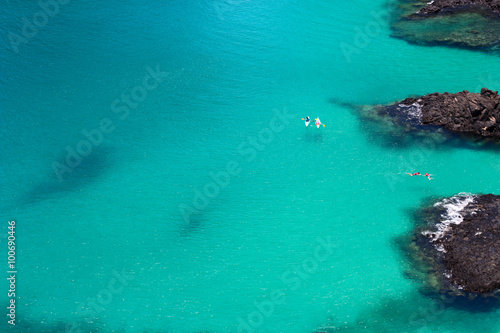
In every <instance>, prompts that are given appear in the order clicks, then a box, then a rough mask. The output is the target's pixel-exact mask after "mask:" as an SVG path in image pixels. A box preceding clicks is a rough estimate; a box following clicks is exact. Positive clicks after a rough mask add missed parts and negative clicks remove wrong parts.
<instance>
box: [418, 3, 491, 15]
mask: <svg viewBox="0 0 500 333" xmlns="http://www.w3.org/2000/svg"><path fill="white" fill-rule="evenodd" d="M455 10H463V11H468V10H475V11H484V12H491V13H495V14H500V0H434V1H430V2H429V3H428V4H427V5H426V6H425V7H424V8H422V9H421V10H420V11H419V12H418V14H420V15H437V14H447V13H450V12H453V11H455Z"/></svg>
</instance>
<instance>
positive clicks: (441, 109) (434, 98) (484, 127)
mask: <svg viewBox="0 0 500 333" xmlns="http://www.w3.org/2000/svg"><path fill="white" fill-rule="evenodd" d="M399 106H401V107H403V106H406V108H409V107H420V111H421V115H420V120H421V122H422V124H424V125H437V126H441V127H444V128H446V129H448V130H450V131H453V132H463V133H471V134H476V135H480V136H483V137H500V96H499V95H498V92H495V91H491V90H488V89H486V88H483V89H482V90H481V93H479V94H478V93H470V92H468V91H467V90H465V91H462V92H459V93H456V94H450V93H444V94H441V93H434V94H429V95H425V96H422V97H420V98H407V99H405V100H404V101H402V102H400V103H399Z"/></svg>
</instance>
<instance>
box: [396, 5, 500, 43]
mask: <svg viewBox="0 0 500 333" xmlns="http://www.w3.org/2000/svg"><path fill="white" fill-rule="evenodd" d="M397 8H398V9H397V10H396V11H395V14H394V16H395V17H397V18H396V19H395V20H394V21H393V23H392V30H393V36H394V37H397V38H402V39H404V40H407V41H408V42H411V43H415V44H427V45H436V44H441V45H451V46H458V47H465V48H472V49H483V50H498V48H499V43H500V0H490V1H488V0H434V1H420V0H410V1H408V0H400V1H399V6H398V7H397Z"/></svg>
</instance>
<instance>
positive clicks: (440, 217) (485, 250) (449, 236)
mask: <svg viewBox="0 0 500 333" xmlns="http://www.w3.org/2000/svg"><path fill="white" fill-rule="evenodd" d="M431 210H432V211H433V212H432V214H427V217H428V218H429V217H431V218H432V219H433V220H432V221H428V222H429V224H430V227H429V226H427V227H424V228H421V229H419V230H418V231H417V232H416V233H415V235H414V243H413V247H412V248H411V251H413V252H414V253H413V254H412V255H413V256H414V257H416V258H419V257H420V258H422V259H421V260H423V261H426V262H427V263H430V267H429V268H428V269H427V274H428V277H427V279H428V281H427V282H428V285H429V287H430V288H431V289H434V290H438V291H440V292H443V291H445V292H448V293H451V294H453V295H468V296H469V297H471V296H472V297H474V296H477V295H479V294H481V295H484V296H494V295H498V294H499V292H500V291H499V288H500V196H497V195H492V194H487V195H477V196H476V195H469V194H460V195H457V196H454V197H451V198H446V199H443V200H440V201H438V202H436V203H435V204H434V205H433V207H432V209H431Z"/></svg>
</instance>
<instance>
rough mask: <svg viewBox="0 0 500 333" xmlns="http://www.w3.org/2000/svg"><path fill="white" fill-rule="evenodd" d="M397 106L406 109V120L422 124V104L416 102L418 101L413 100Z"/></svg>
mask: <svg viewBox="0 0 500 333" xmlns="http://www.w3.org/2000/svg"><path fill="white" fill-rule="evenodd" d="M399 107H401V108H404V109H405V110H406V114H407V116H408V122H409V123H410V124H413V125H415V124H418V125H422V106H421V105H420V104H418V102H415V103H413V104H412V105H405V104H399Z"/></svg>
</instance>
